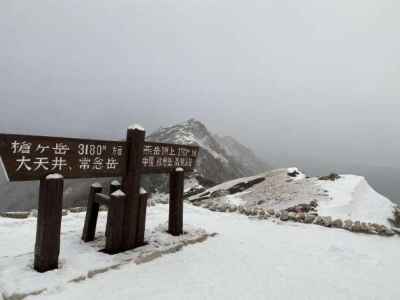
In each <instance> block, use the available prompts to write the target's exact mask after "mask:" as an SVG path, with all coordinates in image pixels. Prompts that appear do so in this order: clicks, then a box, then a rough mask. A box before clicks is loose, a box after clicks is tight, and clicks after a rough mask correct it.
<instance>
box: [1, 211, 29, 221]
mask: <svg viewBox="0 0 400 300" xmlns="http://www.w3.org/2000/svg"><path fill="white" fill-rule="evenodd" d="M30 214H31V212H30V211H19V212H4V213H0V216H1V217H3V218H11V219H26V218H28V217H29V215H30Z"/></svg>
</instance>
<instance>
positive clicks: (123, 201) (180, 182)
mask: <svg viewBox="0 0 400 300" xmlns="http://www.w3.org/2000/svg"><path fill="white" fill-rule="evenodd" d="M145 135H146V133H145V131H144V130H143V129H142V128H141V127H139V126H133V127H130V128H129V129H128V131H127V136H126V141H106V140H93V139H76V138H64V137H48V136H33V135H15V134H0V168H3V170H4V172H5V173H6V176H7V179H8V180H9V181H27V180H40V196H39V198H40V199H39V207H38V222H37V232H36V244H35V262H34V268H35V270H37V271H38V272H46V271H49V270H53V269H55V268H57V267H58V255H59V251H60V229H61V211H62V198H63V185H64V178H92V177H122V186H120V187H119V188H121V190H122V191H119V192H118V191H115V190H114V192H115V193H111V195H110V197H109V196H104V195H103V194H101V191H102V189H101V188H99V187H93V186H92V188H91V190H90V196H89V200H88V209H87V213H86V220H85V226H84V230H83V234H82V239H83V240H84V241H85V242H88V241H91V240H93V239H94V232H95V228H96V222H97V214H98V209H99V205H100V204H107V206H108V207H109V216H108V221H107V224H108V225H107V230H106V235H107V236H108V237H107V242H106V252H107V253H110V254H114V253H119V252H122V251H127V250H131V249H134V248H136V247H140V246H142V245H143V244H144V231H145V223H146V207H147V205H146V203H147V193H144V194H143V193H140V182H141V175H142V174H149V173H167V174H170V207H169V225H168V232H169V233H170V234H172V235H180V234H182V233H183V189H184V173H185V172H191V171H193V170H194V168H195V163H196V159H197V156H198V153H199V147H198V146H192V145H178V144H167V143H157V142H145ZM107 197H108V198H107ZM102 199H103V200H102ZM104 199H106V200H107V199H108V200H107V201H106V200H104ZM111 224H112V225H111Z"/></svg>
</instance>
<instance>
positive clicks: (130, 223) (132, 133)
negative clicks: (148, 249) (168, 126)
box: [122, 126, 146, 250]
mask: <svg viewBox="0 0 400 300" xmlns="http://www.w3.org/2000/svg"><path fill="white" fill-rule="evenodd" d="M145 135H146V133H145V131H144V130H143V129H142V128H140V127H138V126H135V127H132V128H129V129H128V133H127V141H126V151H127V152H126V153H127V154H126V155H127V156H126V157H127V158H126V163H127V166H126V174H125V176H124V177H123V180H122V190H123V191H124V193H125V194H126V201H125V212H124V225H123V229H122V232H123V242H122V249H123V250H131V249H134V248H135V244H136V233H137V223H138V211H139V190H140V176H141V173H142V158H143V146H144V139H145Z"/></svg>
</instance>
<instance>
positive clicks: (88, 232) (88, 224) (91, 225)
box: [82, 183, 103, 243]
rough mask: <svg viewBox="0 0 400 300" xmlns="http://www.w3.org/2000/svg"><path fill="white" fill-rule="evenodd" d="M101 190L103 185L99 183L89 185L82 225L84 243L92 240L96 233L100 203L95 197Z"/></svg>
mask: <svg viewBox="0 0 400 300" xmlns="http://www.w3.org/2000/svg"><path fill="white" fill-rule="evenodd" d="M102 191H103V187H102V186H101V184H100V183H94V184H92V186H91V187H90V193H89V199H88V203H87V210H86V217H85V225H84V226H83V233H82V240H83V241H84V242H85V243H87V242H91V241H93V240H94V237H95V234H96V225H97V216H98V215H99V209H100V205H99V204H98V203H96V202H95V197H96V194H97V193H101V192H102Z"/></svg>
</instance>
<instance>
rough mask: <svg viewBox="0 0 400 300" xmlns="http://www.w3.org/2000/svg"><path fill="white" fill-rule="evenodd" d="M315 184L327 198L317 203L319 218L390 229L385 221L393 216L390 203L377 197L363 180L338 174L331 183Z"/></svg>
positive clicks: (379, 196)
mask: <svg viewBox="0 0 400 300" xmlns="http://www.w3.org/2000/svg"><path fill="white" fill-rule="evenodd" d="M319 185H320V186H321V187H322V188H324V189H326V190H327V191H328V192H329V196H330V198H329V199H328V200H327V199H324V200H321V201H320V202H319V207H318V212H319V214H320V215H323V216H331V217H333V218H341V219H343V220H345V219H351V220H358V221H361V222H375V223H379V224H382V225H386V226H390V224H389V222H388V220H387V219H388V218H392V217H393V202H392V201H390V200H389V199H387V198H385V197H384V196H382V195H381V194H378V193H377V192H376V191H375V190H374V189H373V188H372V187H371V186H370V185H369V184H368V182H367V181H366V180H365V178H364V177H361V176H355V175H341V178H340V179H337V180H335V181H319Z"/></svg>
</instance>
